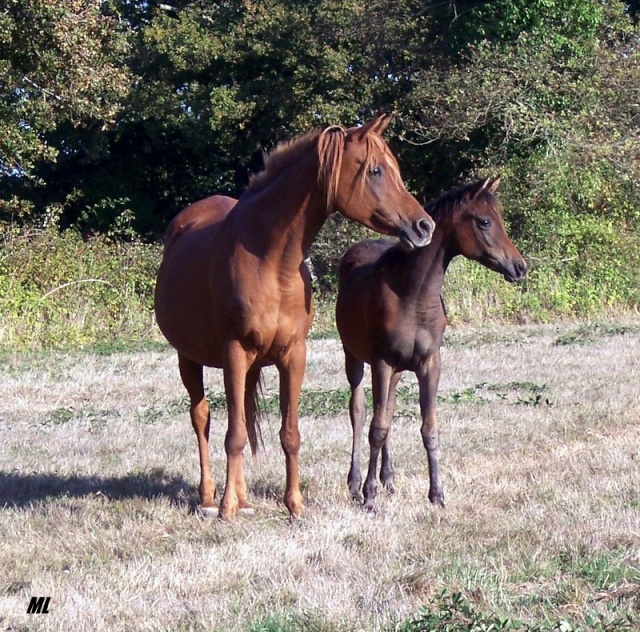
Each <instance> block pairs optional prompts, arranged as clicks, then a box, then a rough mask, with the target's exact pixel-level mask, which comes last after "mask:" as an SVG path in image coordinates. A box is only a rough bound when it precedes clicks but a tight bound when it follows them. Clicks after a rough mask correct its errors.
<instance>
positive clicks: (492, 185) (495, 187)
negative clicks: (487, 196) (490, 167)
mask: <svg viewBox="0 0 640 632" xmlns="http://www.w3.org/2000/svg"><path fill="white" fill-rule="evenodd" d="M499 184H500V176H498V177H497V178H494V179H493V180H492V181H491V182H490V183H489V186H488V187H487V188H488V189H489V193H495V192H496V191H497V190H498V185H499Z"/></svg>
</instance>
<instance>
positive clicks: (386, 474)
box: [380, 371, 402, 494]
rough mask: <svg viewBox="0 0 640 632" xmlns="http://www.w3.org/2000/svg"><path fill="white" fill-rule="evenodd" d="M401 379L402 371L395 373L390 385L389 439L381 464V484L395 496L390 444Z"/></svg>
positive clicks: (388, 410)
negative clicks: (397, 389) (397, 391)
mask: <svg viewBox="0 0 640 632" xmlns="http://www.w3.org/2000/svg"><path fill="white" fill-rule="evenodd" d="M401 377H402V372H401V371H400V372H398V373H394V374H393V375H392V377H391V383H390V385H389V401H388V403H387V417H388V420H389V421H388V423H389V432H388V433H387V438H386V439H385V440H384V443H383V444H382V453H381V456H382V463H381V464H380V482H381V483H382V486H383V487H384V488H385V489H386V490H387V491H388V492H389V493H390V494H394V493H395V491H396V490H395V487H394V486H393V464H392V463H391V451H390V446H389V444H390V442H391V423H392V422H393V414H394V412H395V410H396V388H397V387H398V382H399V381H400V378H401Z"/></svg>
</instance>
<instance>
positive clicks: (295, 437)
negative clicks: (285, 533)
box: [277, 339, 307, 517]
mask: <svg viewBox="0 0 640 632" xmlns="http://www.w3.org/2000/svg"><path fill="white" fill-rule="evenodd" d="M306 354H307V350H306V343H305V341H304V339H303V340H301V341H299V342H298V343H297V344H295V345H293V346H292V347H291V348H290V349H289V351H288V353H287V354H286V355H285V356H284V357H283V358H281V359H280V361H279V362H278V363H277V367H278V371H279V373H280V412H281V414H282V427H281V428H280V443H281V445H282V449H283V451H284V456H285V461H286V468H287V482H286V487H285V492H284V504H285V506H286V508H287V509H288V510H289V513H290V514H291V516H292V517H296V516H300V515H301V514H302V509H303V502H302V493H301V492H300V475H299V472H298V458H299V456H298V455H299V452H300V431H299V429H298V402H299V401H300V391H301V389H302V378H303V377H304V369H305V364H306Z"/></svg>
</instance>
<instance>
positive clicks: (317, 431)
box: [0, 322, 640, 632]
mask: <svg viewBox="0 0 640 632" xmlns="http://www.w3.org/2000/svg"><path fill="white" fill-rule="evenodd" d="M0 360H1V361H0V438H1V442H2V451H1V453H0V551H1V552H0V568H1V569H2V572H1V573H0V628H2V629H7V630H41V629H42V630H92V631H93V630H252V631H257V630H274V631H275V630H309V631H311V630H313V631H321V630H326V631H330V630H331V631H334V630H337V631H345V632H346V631H353V630H394V629H398V630H417V629H422V630H431V629H433V630H436V629H437V630H449V631H454V630H482V629H484V630H487V629H494V630H496V629H508V628H509V626H510V625H511V624H512V623H513V622H514V621H521V622H523V624H524V625H523V627H521V629H536V627H537V628H539V629H556V630H564V631H565V632H568V631H572V630H578V629H580V630H592V629H593V630H618V629H629V630H638V629H640V324H639V323H638V322H631V323H618V324H600V325H578V324H567V325H557V326H526V327H505V328H499V329H491V330H472V329H458V330H449V332H448V335H447V339H446V345H445V346H444V347H443V371H442V380H441V386H440V391H439V395H440V404H439V418H440V424H441V429H442V430H441V445H442V454H441V474H442V478H443V481H444V485H445V496H446V500H447V508H446V509H444V510H441V509H437V508H434V507H432V506H430V505H429V502H428V500H427V492H428V478H427V472H426V458H425V455H424V450H423V447H422V442H421V440H420V435H419V431H418V428H419V421H418V414H417V400H416V391H417V387H416V383H415V380H414V379H413V378H412V377H409V376H405V378H403V381H402V383H401V390H400V397H399V402H398V410H397V418H396V419H395V421H394V425H393V428H392V433H393V436H392V439H393V450H394V462H395V468H396V488H397V493H396V494H395V495H393V496H391V495H389V494H387V493H385V492H381V493H380V495H379V497H378V502H377V504H378V512H377V514H376V515H374V516H371V515H368V514H365V513H364V512H363V511H362V510H361V509H360V507H359V506H357V505H355V504H354V503H353V502H352V501H351V500H350V498H349V496H348V493H347V486H346V474H347V470H348V462H349V446H350V426H349V422H348V413H347V402H348V393H347V385H346V380H345V378H344V375H343V370H342V354H341V349H340V344H339V342H338V341H336V340H330V339H329V340H312V341H310V343H309V353H308V367H307V373H306V378H305V384H304V392H303V399H302V402H301V411H302V415H303V416H302V418H301V423H300V426H301V433H302V440H303V443H302V453H301V474H302V482H303V491H304V494H305V501H306V514H305V516H304V518H303V519H302V520H299V521H296V522H294V523H291V522H290V521H289V519H288V516H287V512H286V510H285V508H284V506H283V504H282V502H281V498H282V494H283V489H284V458H283V455H282V451H281V449H280V446H279V442H278V429H279V422H278V419H277V416H276V414H275V412H274V411H275V410H276V402H277V400H276V395H277V392H276V384H277V378H276V374H275V373H274V372H273V371H267V392H266V402H265V403H266V407H267V410H268V411H269V415H268V421H266V422H265V424H264V427H263V435H264V439H265V451H264V452H263V453H262V454H261V455H260V457H259V458H258V459H256V460H255V461H254V460H252V459H251V458H249V457H247V463H246V467H247V482H248V485H249V488H250V493H251V498H252V499H253V501H254V504H255V513H254V514H253V515H252V516H242V517H240V518H238V519H237V520H236V521H235V522H233V523H231V524H225V523H220V522H218V521H216V520H213V521H204V520H202V519H201V518H200V517H199V516H198V515H197V513H195V512H194V511H193V508H194V505H195V501H196V484H197V480H198V459H197V451H196V442H195V437H194V435H193V432H192V429H191V426H190V423H189V420H188V413H187V400H186V397H185V393H184V391H183V388H182V385H181V383H180V380H179V378H178V372H177V363H176V359H175V356H174V353H173V352H172V351H171V350H170V349H168V348H164V347H159V348H156V349H152V350H147V351H142V352H140V351H138V352H131V353H126V352H118V353H111V354H108V353H107V354H97V353H96V354H92V353H86V352H83V353H68V354H65V353H40V354H15V355H14V354H10V353H5V354H4V355H2V357H1V358H0ZM207 386H208V389H209V391H208V392H209V395H210V399H211V401H212V404H213V412H212V415H213V422H212V440H211V445H212V466H213V468H214V478H215V480H216V483H217V484H218V485H219V486H220V487H221V486H222V485H223V484H224V471H225V469H224V468H225V458H224V450H223V437H224V432H225V429H226V417H225V410H224V407H223V405H222V397H221V394H222V392H223V391H222V376H221V374H220V373H219V372H217V371H210V372H209V373H208V374H207ZM443 591H444V594H443ZM33 596H50V597H51V600H50V604H49V614H39V615H38V614H29V615H28V614H26V610H27V606H28V604H29V600H30V598H31V597H33ZM412 621H413V622H412ZM474 622H475V625H477V626H484V627H472V625H474ZM492 624H493V625H494V627H493V628H490V627H489V626H490V625H492ZM429 626H431V627H429ZM437 626H440V627H437ZM446 626H449V627H446ZM456 626H457V627H456ZM464 626H467V627H464Z"/></svg>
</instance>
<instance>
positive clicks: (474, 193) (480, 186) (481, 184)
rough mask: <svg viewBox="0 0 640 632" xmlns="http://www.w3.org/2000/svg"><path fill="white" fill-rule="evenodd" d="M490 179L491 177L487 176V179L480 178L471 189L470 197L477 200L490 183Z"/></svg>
mask: <svg viewBox="0 0 640 632" xmlns="http://www.w3.org/2000/svg"><path fill="white" fill-rule="evenodd" d="M489 180H491V178H487V179H486V180H478V182H476V183H475V184H474V185H473V186H472V187H471V190H470V191H469V199H470V200H471V201H473V200H475V199H476V198H477V197H478V196H479V195H480V194H481V193H482V192H483V191H484V190H485V189H486V188H487V186H488V185H489Z"/></svg>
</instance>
